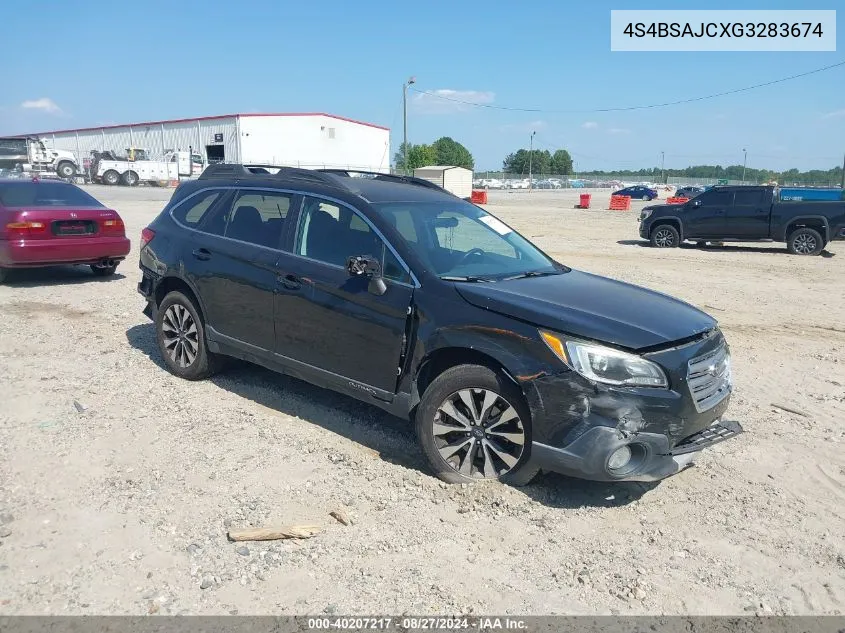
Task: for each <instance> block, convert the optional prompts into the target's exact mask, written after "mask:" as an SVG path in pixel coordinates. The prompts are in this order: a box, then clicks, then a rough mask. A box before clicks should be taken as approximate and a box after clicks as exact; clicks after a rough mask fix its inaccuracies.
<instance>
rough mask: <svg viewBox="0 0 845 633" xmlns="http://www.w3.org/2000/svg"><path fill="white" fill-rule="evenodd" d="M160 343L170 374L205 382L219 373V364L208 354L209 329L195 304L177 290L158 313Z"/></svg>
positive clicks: (169, 296) (157, 339) (159, 308)
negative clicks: (207, 336) (206, 331)
mask: <svg viewBox="0 0 845 633" xmlns="http://www.w3.org/2000/svg"><path fill="white" fill-rule="evenodd" d="M155 327H156V342H157V343H158V349H159V352H160V353H161V356H162V359H163V360H164V363H165V365H166V366H167V369H168V371H170V373H172V374H174V375H175V376H179V378H184V379H186V380H203V379H204V378H208V377H209V376H211V375H213V374H214V373H216V372H217V370H218V368H219V360H218V358H217V356H215V355H214V354H212V353H211V352H209V351H208V346H207V344H206V340H205V325H204V323H203V321H202V317H201V316H200V314H199V311H198V310H197V308H196V306H194V303H193V301H191V300H190V299H189V298H188V297H187V296H185V295H184V294H182V293H181V292H179V291H176V290H174V291H173V292H170V293H168V294H167V296H166V297H164V299H163V300H162V302H161V304H160V305H159V307H158V311H157V312H156V320H155Z"/></svg>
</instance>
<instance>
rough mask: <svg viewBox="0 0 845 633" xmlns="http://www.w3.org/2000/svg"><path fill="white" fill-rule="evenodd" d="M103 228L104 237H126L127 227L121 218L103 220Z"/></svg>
mask: <svg viewBox="0 0 845 633" xmlns="http://www.w3.org/2000/svg"><path fill="white" fill-rule="evenodd" d="M101 226H102V231H101V234H102V235H119V236H121V237H122V236H123V235H126V227H125V226H124V224H123V220H121V219H120V218H111V219H109V220H103V221H102V222H101Z"/></svg>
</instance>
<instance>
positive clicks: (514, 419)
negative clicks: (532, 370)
mask: <svg viewBox="0 0 845 633" xmlns="http://www.w3.org/2000/svg"><path fill="white" fill-rule="evenodd" d="M415 425H416V431H417V439H418V440H419V443H420V446H421V447H422V450H423V453H424V454H425V456H426V457H427V458H428V461H429V464H430V465H431V468H432V470H433V471H434V474H435V475H436V476H437V477H438V478H440V479H442V480H443V481H445V482H447V483H452V484H457V483H470V482H477V481H485V480H486V481H490V480H494V481H495V480H498V481H502V482H504V483H510V484H514V485H525V484H527V483H529V482H530V481H531V480H532V479H533V478H534V476H535V475H536V474H537V472H538V471H539V469H538V468H536V467H534V466H532V465H530V464H529V458H530V453H531V413H530V411H529V410H528V406H527V405H526V403H525V400H524V398H523V397H522V393H521V392H520V391H519V389H518V388H517V387H516V386H515V385H513V384H512V383H511V382H510V381H508V380H507V379H506V378H505V377H503V376H502V375H500V374H499V373H497V372H495V371H493V370H492V369H490V368H489V367H484V366H482V365H459V366H457V367H452V368H451V369H447V370H446V371H444V372H443V373H442V374H440V375H439V376H438V377H437V378H435V379H434V380H433V381H432V382H431V384H430V385H429V386H428V388H427V389H426V390H425V393H424V394H423V396H422V399H421V400H420V405H419V408H418V409H417V413H416V416H415Z"/></svg>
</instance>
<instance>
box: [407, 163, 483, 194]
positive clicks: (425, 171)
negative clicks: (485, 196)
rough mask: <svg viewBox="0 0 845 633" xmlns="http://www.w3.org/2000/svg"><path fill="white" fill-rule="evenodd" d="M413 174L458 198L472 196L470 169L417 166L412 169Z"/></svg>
mask: <svg viewBox="0 0 845 633" xmlns="http://www.w3.org/2000/svg"><path fill="white" fill-rule="evenodd" d="M414 176H416V177H417V178H422V179H423V180H428V181H429V182H433V183H434V184H435V185H438V186H439V187H443V188H444V189H445V190H446V191H448V192H450V193H453V194H455V195H456V196H458V197H459V198H464V199H469V198H471V197H472V170H471V169H466V168H465V167H452V166H444V165H433V166H431V167H418V168H417V169H415V170H414Z"/></svg>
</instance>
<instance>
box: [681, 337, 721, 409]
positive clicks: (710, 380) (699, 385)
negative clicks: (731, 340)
mask: <svg viewBox="0 0 845 633" xmlns="http://www.w3.org/2000/svg"><path fill="white" fill-rule="evenodd" d="M687 384H688V385H689V390H690V394H691V395H692V399H693V401H694V402H695V409H696V411H698V412H699V413H701V412H702V411H707V410H708V409H712V408H713V407H715V406H716V405H717V404H719V403H720V402H721V401H722V400H724V399H725V398H726V397H727V395H728V394H729V393H730V392H731V356H730V354H729V353H728V348H727V346H726V345H725V344H724V343H723V344H722V345H720V346H719V347H718V348H716V349H715V350H713V351H712V352H708V353H707V354H705V355H704V356H699V357H697V358H693V359H692V360H690V361H689V363H688V364H687Z"/></svg>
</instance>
